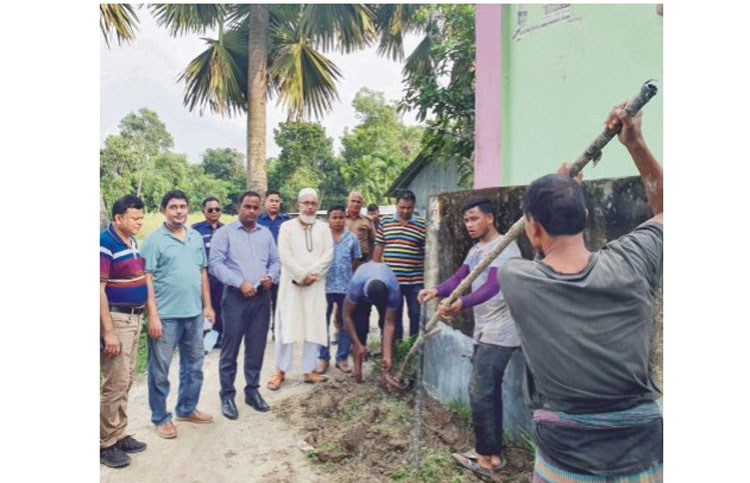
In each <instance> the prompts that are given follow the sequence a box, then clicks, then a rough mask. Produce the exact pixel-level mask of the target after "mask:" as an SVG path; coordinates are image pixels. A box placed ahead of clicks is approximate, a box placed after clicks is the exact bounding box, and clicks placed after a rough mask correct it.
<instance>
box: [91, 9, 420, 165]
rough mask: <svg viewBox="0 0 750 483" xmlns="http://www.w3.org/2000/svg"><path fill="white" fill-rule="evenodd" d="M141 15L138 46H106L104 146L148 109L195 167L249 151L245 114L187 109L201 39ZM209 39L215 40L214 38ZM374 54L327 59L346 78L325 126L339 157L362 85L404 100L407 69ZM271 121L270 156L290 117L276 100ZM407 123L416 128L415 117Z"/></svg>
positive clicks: (410, 43) (413, 39)
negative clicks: (230, 151) (215, 154)
mask: <svg viewBox="0 0 750 483" xmlns="http://www.w3.org/2000/svg"><path fill="white" fill-rule="evenodd" d="M137 14H138V18H139V20H140V22H139V28H138V32H137V37H136V39H135V41H134V42H132V43H130V44H123V45H121V46H119V45H117V43H116V42H113V44H112V46H111V47H112V48H111V49H108V48H107V46H106V44H105V43H104V41H103V40H101V45H100V53H99V57H100V71H99V72H100V74H99V75H100V98H101V104H100V120H99V126H100V141H101V142H102V143H103V142H104V140H105V139H106V137H107V136H108V135H110V134H116V133H117V132H118V129H117V124H118V123H119V122H120V120H121V119H122V118H123V117H125V115H127V114H128V113H129V112H132V111H136V110H138V109H140V108H142V107H147V108H149V109H151V110H152V111H155V112H156V113H157V114H158V115H159V118H160V119H161V120H162V121H163V122H164V123H165V124H166V126H167V129H168V130H169V132H170V133H172V136H173V137H174V141H175V146H174V148H173V149H174V151H175V152H178V153H187V155H188V160H189V161H190V162H193V163H197V162H199V161H200V154H201V153H202V152H203V151H204V150H205V149H206V148H225V147H230V148H235V149H237V150H239V151H240V152H242V153H245V151H246V142H245V131H246V122H247V121H246V118H245V116H244V115H240V116H234V117H231V118H230V117H221V116H219V115H216V114H212V113H211V112H210V111H208V110H207V109H206V112H205V113H204V114H203V116H201V115H200V114H199V112H198V110H196V111H195V112H190V111H189V110H188V109H187V108H186V107H184V106H183V103H182V101H183V90H184V83H182V82H181V83H179V84H178V83H177V76H178V75H179V73H180V72H182V71H183V70H184V69H185V67H186V66H187V65H188V63H189V62H190V61H191V60H192V59H193V58H194V57H196V56H197V55H198V54H199V53H200V52H202V51H203V50H204V49H205V44H204V42H203V41H202V40H200V38H199V36H198V35H195V34H192V35H187V36H182V37H171V36H170V35H169V34H168V33H167V31H166V29H164V28H160V27H158V26H157V25H156V21H155V20H154V19H153V17H152V16H151V14H150V13H149V12H147V11H146V10H144V9H139V10H138V11H137ZM205 36H206V37H209V38H214V37H215V36H214V35H213V33H209V34H207V35H205ZM418 42H419V37H417V36H410V37H408V38H407V39H406V45H405V51H406V53H407V55H408V53H409V52H411V50H413V49H414V47H416V45H417V43H418ZM375 50H376V47H375V46H373V47H371V48H369V49H367V50H362V51H359V52H356V53H353V54H349V55H340V54H338V53H335V52H330V53H328V54H327V55H328V56H329V58H331V60H332V61H333V62H334V64H336V65H337V66H338V68H339V70H340V71H341V73H342V79H341V80H340V82H339V83H338V92H339V98H340V101H339V102H337V103H335V104H334V108H333V110H332V111H331V112H329V113H328V114H327V115H326V116H325V117H324V118H323V119H322V121H321V123H322V124H323V126H324V127H325V128H326V133H327V135H328V137H332V138H333V140H334V146H335V149H336V150H337V151H338V149H339V148H340V142H339V138H340V137H341V135H342V133H343V132H344V128H345V127H349V128H350V129H351V128H352V127H354V126H355V125H356V124H357V121H356V119H355V116H354V109H353V108H352V106H351V102H352V100H353V99H354V95H355V94H356V93H357V91H358V90H359V89H360V88H361V87H368V88H370V89H373V90H377V91H381V92H383V93H384V94H385V97H386V99H389V100H398V99H400V98H401V95H402V93H401V92H402V84H401V69H402V66H403V64H402V63H398V62H393V61H390V60H387V59H385V58H383V57H379V56H378V55H376V53H375ZM267 116H268V123H267V147H266V155H267V156H268V157H271V156H276V155H277V154H278V153H279V148H278V146H276V144H275V143H274V141H273V128H274V127H276V126H277V125H278V123H279V122H283V121H285V120H286V113H285V112H284V110H283V108H282V107H281V106H279V107H277V106H276V99H275V98H274V99H272V100H270V101H269V102H268V109H267ZM313 120H314V119H313ZM404 120H405V122H406V123H408V124H416V121H415V119H414V117H413V115H412V114H411V113H407V114H406V115H405V116H404Z"/></svg>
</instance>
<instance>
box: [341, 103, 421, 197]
mask: <svg viewBox="0 0 750 483" xmlns="http://www.w3.org/2000/svg"><path fill="white" fill-rule="evenodd" d="M352 106H353V107H354V110H355V111H356V115H357V119H358V120H359V121H360V124H358V125H357V126H356V127H355V128H354V129H353V130H352V131H351V132H349V131H348V130H345V131H344V136H343V137H342V138H341V144H342V156H343V158H344V163H343V165H342V167H341V174H342V175H343V181H344V182H345V183H346V185H347V186H348V187H350V188H351V189H356V190H358V191H360V192H361V193H362V196H363V197H364V199H365V203H377V204H386V203H388V201H389V200H388V199H387V198H386V197H385V192H386V191H387V190H388V188H389V187H390V185H391V184H392V183H393V181H394V180H395V179H396V177H398V175H399V174H401V172H402V171H403V170H404V168H406V166H408V164H409V163H410V162H411V161H412V160H413V159H414V157H416V155H417V152H418V150H419V142H420V138H421V136H422V129H421V128H420V127H417V126H406V125H404V124H403V122H402V121H401V116H400V115H399V113H398V106H397V104H396V103H395V102H389V101H386V99H385V97H384V96H383V93H382V92H375V91H372V90H370V89H367V88H363V89H360V90H359V92H357V94H356V96H355V97H354V101H353V102H352Z"/></svg>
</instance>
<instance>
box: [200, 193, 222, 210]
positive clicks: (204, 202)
mask: <svg viewBox="0 0 750 483" xmlns="http://www.w3.org/2000/svg"><path fill="white" fill-rule="evenodd" d="M209 201H215V202H217V203H219V204H221V201H219V198H217V197H215V196H209V197H208V198H206V199H205V200H203V201H201V206H202V207H204V208H205V207H206V203H208V202H209Z"/></svg>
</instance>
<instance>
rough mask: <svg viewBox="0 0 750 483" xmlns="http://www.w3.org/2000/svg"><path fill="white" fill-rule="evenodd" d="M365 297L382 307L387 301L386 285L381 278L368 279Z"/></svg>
mask: <svg viewBox="0 0 750 483" xmlns="http://www.w3.org/2000/svg"><path fill="white" fill-rule="evenodd" d="M365 297H367V300H369V301H370V302H371V303H373V304H374V305H375V306H376V307H383V306H384V305H385V304H386V302H388V287H386V285H385V283H383V281H381V280H377V279H374V280H370V282H369V283H368V284H367V286H366V290H365Z"/></svg>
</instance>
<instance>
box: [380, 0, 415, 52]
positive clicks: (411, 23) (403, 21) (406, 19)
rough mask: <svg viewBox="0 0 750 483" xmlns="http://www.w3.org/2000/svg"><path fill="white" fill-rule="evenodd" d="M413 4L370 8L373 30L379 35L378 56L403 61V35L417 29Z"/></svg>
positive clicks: (384, 5) (382, 5)
mask: <svg viewBox="0 0 750 483" xmlns="http://www.w3.org/2000/svg"><path fill="white" fill-rule="evenodd" d="M418 9H419V5H415V4H408V3H406V4H404V3H402V4H393V3H388V4H378V5H374V6H372V11H373V21H374V24H375V29H376V30H377V33H378V34H379V35H380V44H379V45H378V55H384V56H385V57H387V58H390V59H392V60H397V61H402V60H404V35H405V34H407V33H409V32H414V31H416V30H418V29H419V26H418V25H417V23H416V19H415V13H416V12H417V10H418Z"/></svg>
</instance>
